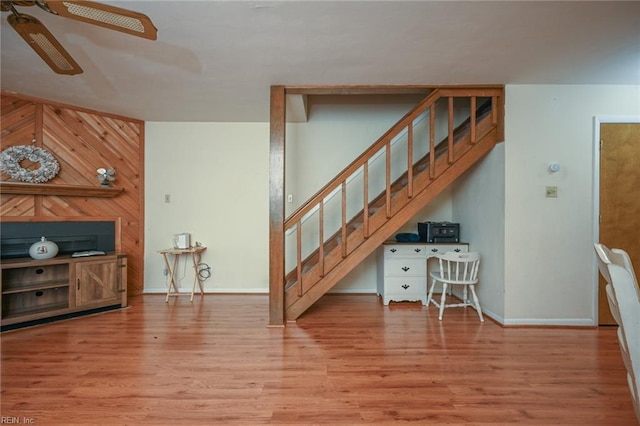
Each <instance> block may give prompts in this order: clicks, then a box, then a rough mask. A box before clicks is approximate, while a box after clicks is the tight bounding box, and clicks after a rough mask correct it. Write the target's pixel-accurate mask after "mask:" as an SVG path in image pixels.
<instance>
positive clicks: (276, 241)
mask: <svg viewBox="0 0 640 426" xmlns="http://www.w3.org/2000/svg"><path fill="white" fill-rule="evenodd" d="M270 114H271V117H270V122H271V129H270V142H269V325H270V326H284V176H285V175H284V153H285V151H284V149H285V122H286V121H285V119H286V117H285V114H286V109H285V89H284V86H271V112H270ZM298 279H300V277H298ZM299 284H300V283H299Z"/></svg>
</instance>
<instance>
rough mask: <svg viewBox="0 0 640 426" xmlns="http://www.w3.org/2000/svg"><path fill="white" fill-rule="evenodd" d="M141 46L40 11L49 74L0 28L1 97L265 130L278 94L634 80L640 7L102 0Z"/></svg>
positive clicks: (637, 78) (639, 56)
mask: <svg viewBox="0 0 640 426" xmlns="http://www.w3.org/2000/svg"><path fill="white" fill-rule="evenodd" d="M104 3H110V4H115V5H117V6H119V7H124V8H128V9H133V10H136V11H138V12H142V13H144V14H146V15H148V16H149V17H150V18H151V20H152V21H153V22H154V24H155V26H156V27H157V28H158V39H157V40H155V41H149V40H145V39H141V38H138V37H133V36H129V35H126V34H122V33H118V32H115V31H110V30H107V29H104V28H101V27H97V26H93V25H88V24H84V23H81V22H77V21H72V20H69V19H66V18H61V17H57V16H53V15H49V14H47V13H46V12H44V11H42V10H40V9H39V8H37V7H30V8H20V9H19V11H21V12H22V13H27V14H30V15H33V16H35V17H37V18H38V19H40V20H41V21H42V22H43V23H44V24H45V25H46V26H47V27H48V29H49V30H50V31H51V33H52V34H53V35H54V36H55V37H56V38H57V39H58V40H59V41H60V42H61V43H62V45H63V46H65V48H66V49H67V50H68V51H69V52H70V53H71V55H72V56H73V57H74V58H75V60H76V61H77V62H78V63H79V64H80V66H81V67H82V68H83V69H84V73H83V74H80V75H76V76H63V75H57V74H54V73H53V72H52V71H50V69H49V68H48V67H47V66H46V65H45V64H44V62H42V61H41V59H40V58H39V57H38V56H37V55H36V54H35V53H34V52H33V51H32V50H31V49H30V48H29V47H28V46H27V45H26V44H25V43H24V41H23V40H22V39H21V38H20V37H19V36H18V35H17V34H16V33H15V32H14V31H13V29H12V28H11V27H10V26H9V25H8V24H7V22H6V15H7V13H3V17H2V24H0V25H1V27H2V28H1V30H2V33H1V47H2V49H1V54H2V63H1V64H0V67H1V86H2V89H3V90H8V91H13V92H17V93H20V94H25V95H30V96H36V97H40V98H44V99H49V100H54V101H58V102H63V103H67V104H71V105H76V106H82V107H86V108H91V109H95V110H98V111H102V112H110V113H114V114H120V115H124V116H127V117H132V118H139V119H142V120H145V121H240V122H242V121H245V122H249V121H269V87H270V86H271V85H275V84H284V85H440V84H640V2H638V1H626V2H612V1H600V2H581V1H568V2H554V1H551V2H543V1H510V2H497V1H471V2H461V1H441V2H437V1H284V2H281V1H226V2H218V1H118V2H113V1H105V2H104Z"/></svg>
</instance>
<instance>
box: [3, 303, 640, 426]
mask: <svg viewBox="0 0 640 426" xmlns="http://www.w3.org/2000/svg"><path fill="white" fill-rule="evenodd" d="M267 324H268V298H267V296H261V295H206V296H205V297H204V298H197V299H196V300H194V303H190V302H189V298H188V297H185V298H182V297H180V298H174V299H171V300H170V301H169V303H165V302H164V297H163V296H160V295H146V296H136V297H133V298H131V299H130V301H129V307H128V308H126V309H123V310H119V311H113V312H108V313H104V314H100V315H95V316H90V317H85V318H80V319H74V320H69V321H64V322H59V323H54V324H48V325H44V326H39V327H34V328H29V329H23V330H17V331H13V332H8V333H4V334H2V341H1V344H2V345H1V346H2V347H1V351H2V365H1V370H2V371H1V374H2V377H1V378H2V383H1V397H2V402H1V407H2V416H9V417H20V418H23V417H25V418H29V419H33V420H34V424H42V425H212V424H252V425H253V424H284V425H287V424H291V425H307V424H339V425H353V424H374V423H375V424H390V423H396V422H399V423H402V422H413V423H415V424H491V425H496V424H521V423H524V424H532V425H542V424H545V425H546V424H563V425H568V424H582V425H612V424H615V425H636V424H637V422H636V420H635V416H634V413H633V408H632V406H631V396H630V393H629V389H628V387H627V383H626V378H625V369H624V365H623V362H622V358H621V356H620V350H619V348H618V343H617V337H616V331H615V329H614V328H598V329H576V328H561V329H559V328H502V327H500V326H498V325H496V324H495V323H493V322H491V321H485V323H484V324H480V322H479V321H478V318H477V316H476V314H475V312H474V311H471V310H469V311H465V310H463V309H452V310H451V311H447V315H446V317H445V319H444V321H443V322H440V321H438V319H437V313H436V310H435V309H429V310H427V309H426V308H425V307H422V306H420V305H419V304H415V303H398V304H395V303H392V304H391V305H390V306H383V305H382V304H381V303H380V301H379V300H378V299H377V298H376V297H375V296H370V295H330V296H325V297H324V298H322V299H321V300H320V301H319V302H318V303H317V304H316V305H315V306H313V307H312V308H311V309H309V311H308V312H306V313H305V315H303V316H302V317H301V318H299V319H298V321H297V323H291V324H288V325H287V327H285V328H269V327H267Z"/></svg>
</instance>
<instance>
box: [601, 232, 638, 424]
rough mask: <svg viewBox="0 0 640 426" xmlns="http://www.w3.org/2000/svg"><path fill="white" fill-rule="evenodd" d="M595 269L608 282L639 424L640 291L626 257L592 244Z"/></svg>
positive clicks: (625, 254) (610, 299)
mask: <svg viewBox="0 0 640 426" xmlns="http://www.w3.org/2000/svg"><path fill="white" fill-rule="evenodd" d="M594 248H595V250H596V254H597V255H598V269H599V270H600V273H601V274H602V276H603V277H604V279H605V280H606V281H607V285H606V287H605V291H606V293H607V300H608V302H609V308H610V309H611V314H612V315H613V318H614V319H615V320H616V323H617V324H618V341H619V343H620V352H621V353H622V359H623V361H624V365H625V367H626V369H627V383H628V385H629V390H630V391H631V399H632V401H633V408H634V410H635V413H636V417H637V419H638V422H640V288H639V287H638V280H637V279H636V276H635V273H634V271H633V264H632V263H631V259H630V258H629V255H628V254H627V253H626V252H625V251H624V250H620V249H615V248H614V249H612V250H610V249H609V248H608V247H606V246H605V245H603V244H600V243H595V244H594Z"/></svg>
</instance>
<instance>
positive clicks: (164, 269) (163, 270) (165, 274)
mask: <svg viewBox="0 0 640 426" xmlns="http://www.w3.org/2000/svg"><path fill="white" fill-rule="evenodd" d="M162 275H164V276H165V277H166V276H167V275H169V271H167V268H163V269H162Z"/></svg>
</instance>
